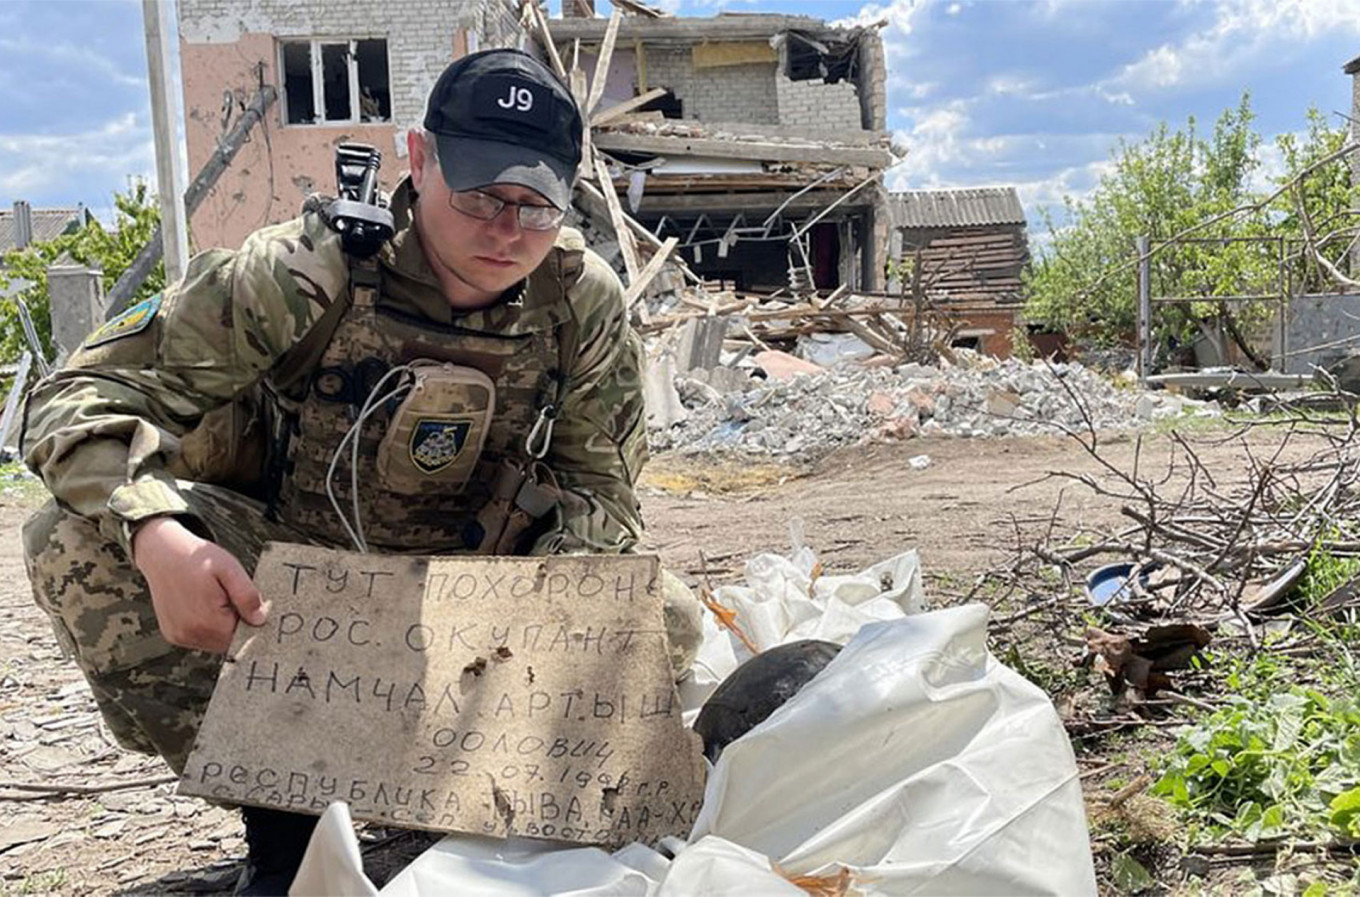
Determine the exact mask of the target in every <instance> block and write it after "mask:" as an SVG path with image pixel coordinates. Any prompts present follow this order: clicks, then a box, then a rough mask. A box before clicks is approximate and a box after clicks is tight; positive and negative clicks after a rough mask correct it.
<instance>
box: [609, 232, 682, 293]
mask: <svg viewBox="0 0 1360 897" xmlns="http://www.w3.org/2000/svg"><path fill="white" fill-rule="evenodd" d="M679 242H680V240H679V239H678V238H676V237H667V238H666V242H664V243H662V244H661V248H660V249H658V250H657V251H656V252H653V253H652V257H651V259H649V260H648V262H647V265H646V267H644V268H643V269H642V271H641V272H640V273H639V274H638V276H637V277H635V278H633V279H632V280H631V281H630V282H629V284H628V289H627V290H625V291H624V293H623V306H624V308H629V307H631V306H632V304H633V303H634V302H636V301H637V299H638V297H639V296H641V295H642V291H643V290H645V289H647V285H648V284H650V283H651V282H652V280H654V279H655V278H656V275H657V274H658V273H660V271H661V266H662V265H664V264H666V259H667V258H669V257H670V254H671V252H672V251H673V250H674V249H675V247H676V244H678V243H679Z"/></svg>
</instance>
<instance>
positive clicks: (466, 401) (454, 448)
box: [378, 361, 496, 495]
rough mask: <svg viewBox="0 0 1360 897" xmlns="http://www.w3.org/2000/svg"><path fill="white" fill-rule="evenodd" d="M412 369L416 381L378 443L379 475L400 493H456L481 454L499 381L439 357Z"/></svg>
mask: <svg viewBox="0 0 1360 897" xmlns="http://www.w3.org/2000/svg"><path fill="white" fill-rule="evenodd" d="M411 368H412V377H413V378H414V382H413V383H412V385H411V389H410V391H409V392H408V393H407V394H406V398H405V399H404V400H403V401H402V403H401V406H400V407H398V408H397V410H396V413H395V414H393V415H392V421H391V423H390V424H388V427H387V433H386V434H385V435H384V436H383V439H382V443H381V445H379V447H378V479H379V481H380V483H381V485H382V486H383V487H384V488H386V489H388V490H389V491H391V492H395V493H398V494H407V495H411V494H420V493H440V494H447V495H454V494H457V493H458V492H461V491H462V489H463V487H464V486H465V485H467V481H468V478H469V477H470V476H472V472H473V470H475V469H476V467H477V459H478V458H479V457H481V454H482V444H483V443H484V442H485V441H486V434H487V431H488V430H489V429H490V428H491V418H492V416H493V415H494V414H495V413H496V385H495V384H494V383H492V382H491V378H490V377H488V376H487V375H486V374H484V373H482V372H481V371H479V370H477V369H476V368H470V367H462V366H460V365H455V364H448V363H440V362H434V361H415V362H412V363H411Z"/></svg>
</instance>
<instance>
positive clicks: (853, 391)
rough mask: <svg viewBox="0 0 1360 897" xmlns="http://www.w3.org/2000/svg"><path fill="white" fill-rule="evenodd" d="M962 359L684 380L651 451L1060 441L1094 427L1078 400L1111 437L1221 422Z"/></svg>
mask: <svg viewBox="0 0 1360 897" xmlns="http://www.w3.org/2000/svg"><path fill="white" fill-rule="evenodd" d="M955 358H956V361H955V362H954V363H950V362H948V361H941V363H940V364H939V366H930V365H922V364H917V363H908V364H902V365H900V366H897V367H877V368H875V367H866V366H862V365H858V364H840V365H838V366H836V367H834V368H830V369H823V370H821V371H820V372H816V373H790V374H787V375H785V373H784V372H783V371H778V373H777V374H776V375H772V376H768V377H765V378H760V377H759V376H756V375H754V374H752V373H749V372H748V373H742V372H741V371H738V370H733V369H731V368H722V369H718V370H716V371H704V370H695V371H690V372H689V373H687V374H679V375H675V376H674V378H673V383H674V389H675V391H676V394H677V395H678V398H679V402H678V403H676V409H677V411H676V412H675V413H672V414H670V415H664V414H659V413H656V412H655V411H654V412H653V413H652V416H651V417H650V418H649V423H650V424H651V429H650V441H651V445H652V447H653V448H654V449H656V450H658V451H665V450H670V449H674V450H678V451H682V452H703V451H713V450H729V451H730V450H735V451H741V452H752V453H768V454H774V455H786V454H798V455H801V456H807V455H808V454H809V453H811V454H812V455H817V454H821V453H824V452H827V451H830V450H832V449H835V448H838V447H840V446H845V445H853V444H856V443H864V442H891V441H898V440H903V439H908V438H911V437H913V436H933V435H946V436H963V437H978V436H1026V435H1036V434H1056V433H1060V432H1062V428H1064V427H1066V428H1069V429H1073V430H1084V429H1085V428H1086V422H1085V417H1084V416H1083V411H1082V409H1081V408H1080V407H1078V405H1077V402H1076V401H1074V399H1073V397H1072V396H1073V394H1075V395H1076V396H1077V397H1079V398H1080V401H1081V403H1082V404H1084V405H1085V413H1086V414H1087V415H1089V416H1090V420H1091V423H1092V424H1093V425H1094V426H1095V427H1096V428H1097V429H1102V430H1107V429H1128V428H1136V427H1139V426H1143V425H1145V424H1147V423H1149V422H1151V421H1155V420H1160V419H1163V418H1168V417H1176V416H1179V415H1181V414H1186V413H1192V414H1197V415H1216V414H1218V413H1219V409H1218V406H1217V405H1216V404H1214V403H1205V402H1196V401H1193V400H1190V399H1186V398H1184V397H1181V396H1177V395H1172V394H1169V393H1151V392H1141V391H1137V390H1131V389H1124V388H1120V387H1117V386H1115V385H1113V384H1111V383H1110V382H1109V381H1107V380H1105V379H1104V378H1102V377H1100V376H1099V375H1097V374H1096V373H1094V372H1093V371H1091V370H1089V369H1088V368H1086V367H1084V366H1082V365H1081V364H1079V363H1070V364H1055V365H1051V366H1049V365H1045V364H1042V363H1035V364H1026V363H1024V362H1022V361H1019V360H1017V359H1008V360H1005V361H998V360H996V359H994V358H990V357H987V356H982V355H978V354H976V353H973V352H970V351H968V350H956V355H955ZM808 368H810V369H815V366H813V365H808ZM718 374H721V375H722V376H716V375H718ZM732 375H736V376H732ZM1064 384H1065V386H1064ZM1065 387H1066V388H1065ZM1069 389H1070V392H1069ZM681 409H682V410H681ZM677 418H678V419H677Z"/></svg>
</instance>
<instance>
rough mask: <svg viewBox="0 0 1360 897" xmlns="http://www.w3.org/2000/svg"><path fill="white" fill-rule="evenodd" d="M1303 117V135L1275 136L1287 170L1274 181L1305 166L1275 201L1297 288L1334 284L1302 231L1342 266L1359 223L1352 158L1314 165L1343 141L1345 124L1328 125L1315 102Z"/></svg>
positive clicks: (1279, 181)
mask: <svg viewBox="0 0 1360 897" xmlns="http://www.w3.org/2000/svg"><path fill="white" fill-rule="evenodd" d="M1307 118H1308V130H1307V134H1306V136H1305V137H1304V139H1303V140H1299V139H1298V138H1297V137H1296V136H1295V135H1293V134H1282V135H1280V136H1279V138H1277V139H1276V141H1275V142H1276V145H1277V146H1278V147H1279V149H1280V153H1281V155H1282V156H1283V158H1284V163H1285V174H1284V175H1283V176H1281V177H1280V178H1277V180H1276V185H1277V186H1278V187H1283V186H1285V185H1286V184H1290V182H1291V181H1293V180H1294V179H1295V178H1297V177H1298V175H1299V174H1300V173H1302V172H1305V171H1308V172H1309V173H1308V174H1307V175H1306V176H1305V177H1304V178H1302V179H1301V180H1300V181H1299V183H1298V184H1297V185H1295V186H1293V187H1292V188H1291V189H1290V190H1289V191H1287V192H1286V193H1285V194H1283V195H1281V196H1280V197H1279V198H1278V199H1277V200H1276V202H1275V204H1274V212H1275V215H1276V217H1277V219H1278V227H1279V229H1280V231H1281V232H1282V233H1283V234H1284V235H1285V236H1286V238H1287V239H1288V240H1289V241H1290V253H1289V259H1290V276H1291V278H1292V280H1293V291H1294V292H1295V293H1317V292H1327V291H1329V290H1332V289H1335V288H1336V281H1335V278H1333V277H1332V276H1331V275H1330V273H1329V272H1327V271H1325V270H1323V269H1322V267H1321V266H1320V265H1319V264H1318V263H1317V262H1316V260H1315V259H1313V258H1312V257H1311V254H1310V253H1309V252H1308V251H1307V249H1308V246H1307V241H1306V235H1307V234H1308V233H1309V232H1310V231H1311V238H1309V239H1311V240H1312V241H1313V242H1314V244H1315V245H1316V247H1317V249H1318V250H1319V251H1320V252H1321V253H1322V254H1323V255H1325V256H1326V257H1327V258H1328V259H1330V260H1331V261H1332V262H1333V263H1334V264H1335V265H1336V266H1337V267H1338V268H1340V269H1341V270H1342V271H1345V270H1346V269H1347V266H1346V262H1345V256H1346V254H1347V253H1346V250H1347V248H1348V247H1349V244H1350V241H1351V240H1353V239H1354V238H1355V228H1356V225H1357V224H1360V221H1357V216H1356V213H1355V211H1354V209H1355V204H1356V199H1357V192H1358V191H1357V189H1356V187H1355V185H1354V184H1353V182H1352V178H1351V166H1352V165H1353V164H1355V163H1354V160H1353V158H1352V159H1347V160H1345V161H1337V162H1333V163H1331V164H1325V165H1320V166H1319V165H1318V163H1319V162H1320V161H1321V160H1323V159H1326V158H1327V157H1328V156H1331V155H1332V154H1334V153H1336V152H1337V151H1338V150H1340V149H1341V148H1342V147H1343V146H1345V144H1346V139H1347V136H1348V134H1347V130H1346V128H1345V127H1338V128H1331V127H1328V126H1327V120H1326V118H1324V117H1323V115H1322V113H1320V112H1318V110H1317V109H1316V108H1311V109H1309V110H1308V116H1307ZM1315 166H1316V167H1315ZM1309 169H1313V170H1311V171H1309ZM1351 276H1352V277H1354V276H1355V272H1352V274H1351Z"/></svg>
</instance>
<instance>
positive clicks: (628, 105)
mask: <svg viewBox="0 0 1360 897" xmlns="http://www.w3.org/2000/svg"><path fill="white" fill-rule="evenodd" d="M665 95H666V88H664V87H654V88H652V89H651V90H649V91H647V92H646V93H644V94H639V95H638V96H635V97H633V98H632V99H631V100H624V101H623V102H622V103H616V104H615V105H613V106H610V107H609V108H608V109H605V110H604V111H602V112H600V113H599V114H597V115H595V116H593V117H592V118H591V119H590V126H591V127H592V128H598V127H601V126H603V125H606V124H608V123H609V122H612V121H614V120H615V119H617V118H619V117H620V116H622V115H625V114H627V113H629V112H632V111H633V110H634V109H636V108H638V107H639V106H645V105H647V104H648V103H650V102H651V101H652V100H655V99H657V98H659V97H664V96H665Z"/></svg>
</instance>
